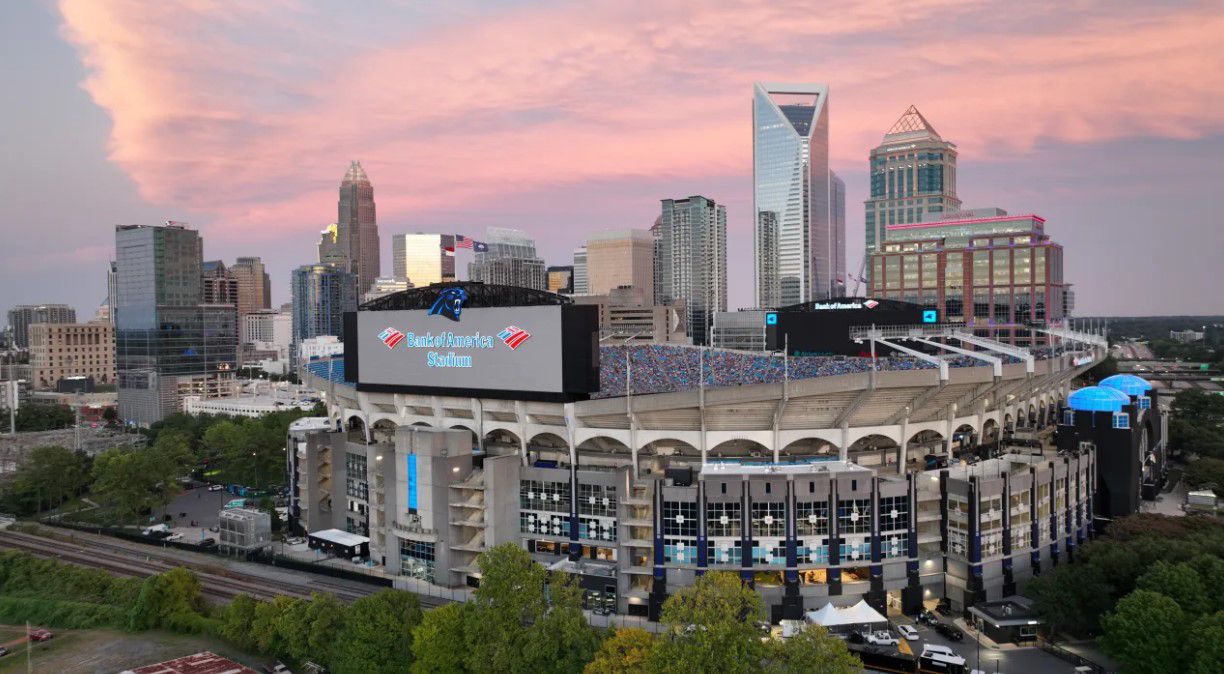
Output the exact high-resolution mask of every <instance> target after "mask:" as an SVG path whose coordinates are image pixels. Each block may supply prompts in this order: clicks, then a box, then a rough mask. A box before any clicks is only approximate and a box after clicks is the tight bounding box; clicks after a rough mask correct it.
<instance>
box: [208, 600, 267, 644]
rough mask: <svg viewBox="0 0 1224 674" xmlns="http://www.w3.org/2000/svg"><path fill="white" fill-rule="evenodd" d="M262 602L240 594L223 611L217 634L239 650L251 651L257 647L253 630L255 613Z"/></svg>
mask: <svg viewBox="0 0 1224 674" xmlns="http://www.w3.org/2000/svg"><path fill="white" fill-rule="evenodd" d="M260 603H261V602H259V601H256V600H255V599H253V598H251V596H250V595H246V594H240V595H238V596H237V597H234V599H233V600H232V601H230V603H228V604H226V605H225V607H224V608H222V609H221V613H220V616H219V618H220V624H219V625H218V627H217V633H218V634H219V635H221V638H222V639H225V640H226V641H229V642H230V643H233V644H234V645H236V646H238V647H239V648H242V649H246V650H250V649H254V648H255V647H256V645H257V644H256V639H255V634H254V630H253V625H254V623H255V611H256V609H257V608H258V606H259V604H260Z"/></svg>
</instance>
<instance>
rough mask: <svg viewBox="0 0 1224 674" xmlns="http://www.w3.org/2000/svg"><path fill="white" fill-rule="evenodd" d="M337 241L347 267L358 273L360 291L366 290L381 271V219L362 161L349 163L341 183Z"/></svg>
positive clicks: (372, 188) (350, 270)
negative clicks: (378, 216) (379, 242)
mask: <svg viewBox="0 0 1224 674" xmlns="http://www.w3.org/2000/svg"><path fill="white" fill-rule="evenodd" d="M338 210H339V217H338V218H337V220H336V227H337V233H336V238H337V241H338V242H340V245H341V248H342V250H343V251H344V253H345V256H346V259H347V262H348V267H347V270H348V271H349V272H352V273H353V274H356V276H357V287H358V290H359V292H365V291H366V290H368V289H369V288H370V286H371V285H372V284H373V283H374V279H376V278H378V276H379V274H380V273H381V270H382V266H381V261H380V258H379V255H380V249H379V244H378V220H377V218H376V216H375V212H374V187H373V186H372V185H371V184H370V179H369V178H368V177H367V176H366V172H365V169H363V168H361V162H358V161H354V162H353V163H352V164H350V165H349V168H348V171H346V172H345V174H344V180H343V181H342V182H341V183H340V201H339V204H338Z"/></svg>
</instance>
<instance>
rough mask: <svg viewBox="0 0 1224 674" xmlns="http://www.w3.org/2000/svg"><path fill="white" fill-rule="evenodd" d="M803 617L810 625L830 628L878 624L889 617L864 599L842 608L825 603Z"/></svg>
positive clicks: (885, 621) (886, 620) (884, 621)
mask: <svg viewBox="0 0 1224 674" xmlns="http://www.w3.org/2000/svg"><path fill="white" fill-rule="evenodd" d="M803 619H804V620H806V621H807V622H808V624H810V625H820V626H822V627H827V628H829V629H832V628H834V627H844V626H857V625H876V624H880V623H887V622H888V618H885V617H884V616H882V615H880V613H879V611H876V610H875V609H873V608H871V607H870V606H868V605H867V602H866V601H864V600H862V599H860V600H859V603H857V604H855V605H854V606H847V607H841V608H839V607H837V606H834V605H833V604H832V603H828V604H825V605H824V608H822V609H820V610H819V611H808V612H807V613H805V614H803Z"/></svg>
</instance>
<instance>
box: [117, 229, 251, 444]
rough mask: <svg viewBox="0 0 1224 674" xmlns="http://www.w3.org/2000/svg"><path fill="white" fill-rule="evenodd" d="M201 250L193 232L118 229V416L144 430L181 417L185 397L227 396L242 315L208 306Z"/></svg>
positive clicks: (185, 230)
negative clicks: (202, 274) (156, 423)
mask: <svg viewBox="0 0 1224 674" xmlns="http://www.w3.org/2000/svg"><path fill="white" fill-rule="evenodd" d="M202 253H203V243H202V241H201V239H200V235H199V233H198V232H196V231H195V230H193V229H188V228H186V227H184V226H182V225H178V224H167V225H166V226H157V227H151V226H144V225H120V226H118V227H116V228H115V265H116V273H117V276H118V280H117V283H118V291H117V300H116V307H115V312H114V313H115V370H116V372H115V377H116V380H117V381H118V388H119V416H120V417H122V418H123V419H126V420H128V421H132V422H135V423H138V424H141V425H147V424H151V423H153V422H155V421H160V420H161V419H162V418H164V417H165V416H166V415H168V414H173V413H176V412H179V411H181V409H182V399H183V397H184V396H187V395H198V396H202V397H206V398H207V397H215V396H218V395H225V394H228V393H230V392H231V391H230V389H231V388H232V383H233V373H234V370H235V368H236V367H237V361H238V325H237V322H238V313H237V310H236V309H235V308H234V307H233V306H232V305H217V304H205V303H203V299H204V293H203V282H202V277H201V271H202V266H203V259H202Z"/></svg>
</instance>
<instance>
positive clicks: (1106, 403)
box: [1067, 377, 1138, 412]
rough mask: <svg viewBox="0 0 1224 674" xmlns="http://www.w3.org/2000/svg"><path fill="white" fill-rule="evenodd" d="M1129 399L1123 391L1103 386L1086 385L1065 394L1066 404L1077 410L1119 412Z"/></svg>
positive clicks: (1128, 402) (1127, 403)
mask: <svg viewBox="0 0 1224 674" xmlns="http://www.w3.org/2000/svg"><path fill="white" fill-rule="evenodd" d="M1137 378H1138V377H1136V379H1137ZM1130 401H1131V400H1130V396H1128V395H1126V394H1125V393H1123V392H1121V391H1119V390H1118V389H1116V388H1107V387H1104V386H1088V387H1086V388H1082V389H1079V390H1078V391H1074V392H1073V393H1071V395H1069V396H1067V406H1068V407H1070V408H1071V409H1073V410H1076V411H1077V412H1121V411H1122V406H1123V405H1129V404H1130Z"/></svg>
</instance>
